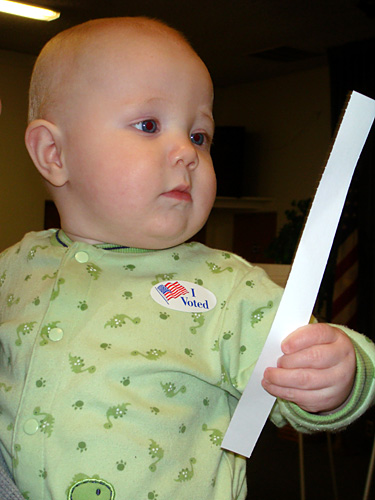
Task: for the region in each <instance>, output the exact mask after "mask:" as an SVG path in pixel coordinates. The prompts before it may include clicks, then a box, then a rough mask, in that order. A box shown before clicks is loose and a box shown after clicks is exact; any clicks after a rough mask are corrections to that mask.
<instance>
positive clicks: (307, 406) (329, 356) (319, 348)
mask: <svg viewBox="0 0 375 500" xmlns="http://www.w3.org/2000/svg"><path fill="white" fill-rule="evenodd" d="M281 349H282V351H283V353H284V355H283V356H281V358H279V360H278V362H277V368H267V369H266V370H265V372H264V379H263V381H262V385H263V387H264V389H266V391H268V392H269V393H270V394H272V395H273V396H276V397H279V398H282V399H286V400H288V401H293V402H294V403H296V404H297V405H298V406H299V407H300V408H302V409H304V410H306V411H308V412H310V413H317V412H325V411H332V410H335V409H336V408H338V407H339V406H340V405H341V404H342V403H344V402H345V400H346V399H347V398H348V396H349V394H350V392H351V390H352V387H353V382H354V378H355V371H356V359H355V351H354V347H353V345H352V342H351V340H350V339H349V337H348V336H347V335H345V333H343V332H342V331H341V330H339V329H338V328H335V327H332V326H329V325H327V324H324V323H316V324H311V325H307V326H304V327H302V328H299V329H298V330H296V331H295V332H293V333H292V334H290V335H289V336H288V337H287V338H286V339H285V340H284V341H283V342H282V344H281Z"/></svg>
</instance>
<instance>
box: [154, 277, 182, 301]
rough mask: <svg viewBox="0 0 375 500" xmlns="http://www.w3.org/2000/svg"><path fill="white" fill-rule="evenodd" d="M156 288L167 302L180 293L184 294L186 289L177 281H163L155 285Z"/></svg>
mask: <svg viewBox="0 0 375 500" xmlns="http://www.w3.org/2000/svg"><path fill="white" fill-rule="evenodd" d="M156 290H157V291H158V292H159V293H160V295H161V296H162V297H163V298H164V299H165V300H166V302H169V301H170V300H171V299H177V298H178V297H180V296H181V295H186V294H187V293H188V291H187V290H186V288H185V287H184V286H182V285H181V284H180V283H179V282H178V281H175V282H174V283H170V282H169V281H168V283H164V284H161V285H159V286H157V287H156Z"/></svg>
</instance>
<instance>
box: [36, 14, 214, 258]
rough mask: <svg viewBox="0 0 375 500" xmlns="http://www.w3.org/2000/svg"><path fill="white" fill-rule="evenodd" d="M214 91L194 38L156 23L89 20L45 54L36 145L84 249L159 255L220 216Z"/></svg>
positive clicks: (39, 73)
mask: <svg viewBox="0 0 375 500" xmlns="http://www.w3.org/2000/svg"><path fill="white" fill-rule="evenodd" d="M212 100H213V89H212V82H211V79H210V76H209V73H208V71H207V68H206V67H205V65H204V64H203V62H202V61H201V59H200V58H199V57H198V56H197V54H196V53H195V52H194V50H193V49H192V48H191V46H190V45H189V44H188V42H187V41H186V40H185V39H184V37H183V36H182V35H181V34H179V33H178V32H176V31H175V30H173V29H172V28H169V27H168V26H166V25H164V24H162V23H160V22H159V21H154V20H150V19H146V18H112V19H101V20H95V21H89V22H88V23H84V24H82V25H79V26H76V27H73V28H71V29H69V30H67V31H65V32H62V33H60V34H59V35H57V36H56V37H55V38H54V39H52V40H51V41H50V42H48V43H47V45H46V46H45V48H44V49H43V50H42V52H41V54H40V56H39V58H38V60H37V62H36V65H35V68H34V72H33V77H32V82H31V87H30V111H29V121H30V123H29V126H28V128H27V131H26V145H27V148H28V150H29V153H30V155H31V157H32V159H33V161H34V163H35V165H36V167H37V168H38V170H39V171H40V173H41V174H42V176H43V177H44V179H45V180H46V183H47V186H48V188H49V190H50V192H51V194H52V196H53V199H54V200H55V203H56V205H57V208H58V210H59V213H60V218H61V224H62V228H63V229H64V230H65V232H66V233H67V234H68V235H69V236H70V237H71V238H72V239H73V240H79V241H88V242H90V243H96V242H108V243H118V244H122V245H126V246H132V247H140V248H150V249H160V248H167V247H171V246H175V245H178V244H179V243H182V242H183V241H186V240H187V239H189V238H190V237H192V236H193V235H194V234H195V233H196V232H197V231H198V230H199V229H200V228H201V227H202V226H203V224H204V223H205V221H206V219H207V217H208V215H209V212H210V210H211V207H212V204H213V201H214V197H215V191H216V189H215V188H216V182H215V175H214V171H213V167H212V161H211V157H210V142H211V140H212V135H213V128H214V125H213V119H212Z"/></svg>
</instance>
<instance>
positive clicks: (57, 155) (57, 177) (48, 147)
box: [25, 119, 68, 187]
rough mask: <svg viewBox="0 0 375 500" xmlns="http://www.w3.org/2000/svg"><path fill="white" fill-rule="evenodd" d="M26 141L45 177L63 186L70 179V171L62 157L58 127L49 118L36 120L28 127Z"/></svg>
mask: <svg viewBox="0 0 375 500" xmlns="http://www.w3.org/2000/svg"><path fill="white" fill-rule="evenodd" d="M25 143H26V147H27V150H28V152H29V154H30V156H31V159H32V160H33V162H34V164H35V166H36V168H37V169H38V170H39V172H40V173H41V175H42V176H43V177H44V179H45V180H46V181H48V182H49V183H50V184H52V185H53V186H56V187H61V186H63V185H64V184H65V183H66V182H67V180H68V173H67V169H66V168H65V165H64V164H63V162H62V159H61V140H60V132H59V129H58V127H56V125H54V124H53V123H51V122H49V121H47V120H41V119H38V120H34V121H32V122H31V123H30V124H29V125H28V127H27V129H26V133H25Z"/></svg>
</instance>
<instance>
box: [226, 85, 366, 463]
mask: <svg viewBox="0 0 375 500" xmlns="http://www.w3.org/2000/svg"><path fill="white" fill-rule="evenodd" d="M374 117H375V101H374V100H373V99H370V98H368V97H365V96H363V95H361V94H359V93H358V92H353V93H352V95H351V97H350V99H349V102H348V104H347V108H346V111H345V113H344V116H343V119H342V122H341V125H340V127H339V130H338V132H337V135H336V139H335V142H334V144H333V148H332V151H331V154H330V156H329V158H328V161H327V164H326V168H325V170H324V173H323V176H322V179H321V181H320V184H319V187H318V189H317V192H316V195H315V198H314V201H313V204H312V206H311V209H310V213H309V216H308V219H307V221H306V225H305V228H304V231H303V233H302V237H301V240H300V243H299V245H298V249H297V252H296V255H295V258H294V262H293V266H292V268H291V271H290V275H289V278H288V281H287V284H286V287H285V291H284V294H283V297H282V299H281V302H280V305H279V308H278V311H277V313H276V316H275V319H274V322H273V324H272V327H271V330H270V333H269V336H268V338H267V341H266V343H265V346H264V348H263V351H262V353H261V355H260V357H259V360H258V362H257V364H256V366H255V369H254V372H253V374H252V376H251V379H250V381H249V383H248V385H247V386H246V388H245V391H244V393H243V395H242V397H241V399H240V402H239V403H238V405H237V408H236V411H235V413H234V415H233V418H232V421H231V423H230V425H229V427H228V430H227V432H226V434H225V436H224V440H223V443H222V448H225V449H227V450H231V451H233V452H235V453H238V454H240V455H243V456H247V457H249V456H250V455H251V453H252V451H253V449H254V446H255V444H256V442H257V440H258V437H259V435H260V433H261V431H262V428H263V426H264V424H265V422H266V420H267V418H268V415H269V412H270V411H271V409H272V406H273V404H274V402H275V398H274V397H273V396H271V395H270V394H268V393H267V392H266V391H265V390H264V389H263V388H262V386H261V380H262V378H263V373H264V370H265V369H266V368H267V367H268V366H276V362H277V359H278V358H279V357H280V356H281V355H282V352H281V348H280V344H281V341H282V340H283V339H284V338H285V337H286V336H287V335H288V334H289V333H291V332H293V331H294V330H296V329H297V328H299V327H300V326H303V325H306V324H308V322H309V320H310V317H311V313H312V310H313V307H314V304H315V300H316V296H317V294H318V291H319V287H320V283H321V280H322V277H323V274H324V269H325V266H326V264H327V260H328V257H329V253H330V250H331V246H332V243H333V239H334V236H335V232H336V229H337V225H338V222H339V220H340V216H341V212H342V208H343V206H344V203H345V198H346V195H347V192H348V189H349V185H350V182H351V179H352V176H353V172H354V169H355V166H356V164H357V161H358V158H359V156H360V154H361V151H362V148H363V145H364V143H365V142H366V139H367V136H368V133H369V131H370V128H371V125H372V123H373V121H374ZM301 168H302V169H303V165H301Z"/></svg>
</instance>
